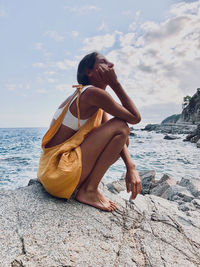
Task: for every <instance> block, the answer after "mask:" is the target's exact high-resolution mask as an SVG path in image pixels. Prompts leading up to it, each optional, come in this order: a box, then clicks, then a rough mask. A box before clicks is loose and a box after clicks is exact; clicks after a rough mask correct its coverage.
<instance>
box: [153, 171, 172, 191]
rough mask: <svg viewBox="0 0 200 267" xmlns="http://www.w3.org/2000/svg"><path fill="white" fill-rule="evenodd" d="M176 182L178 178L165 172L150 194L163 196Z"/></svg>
mask: <svg viewBox="0 0 200 267" xmlns="http://www.w3.org/2000/svg"><path fill="white" fill-rule="evenodd" d="M175 184H176V180H175V179H174V178H172V177H170V176H169V175H167V174H164V175H163V177H162V178H161V179H160V180H158V181H156V185H155V187H154V188H153V189H152V190H151V191H150V194H151V195H155V196H162V195H163V194H164V192H165V191H166V190H167V189H168V188H169V187H171V186H172V185H175Z"/></svg>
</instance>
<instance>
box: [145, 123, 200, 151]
mask: <svg viewBox="0 0 200 267" xmlns="http://www.w3.org/2000/svg"><path fill="white" fill-rule="evenodd" d="M142 131H149V132H151V131H155V132H156V133H163V134H165V136H164V139H168V140H174V139H179V138H180V137H179V136H178V135H180V134H185V135H186V137H185V139H184V140H183V141H190V142H192V143H196V144H197V147H198V148H199V147H200V124H198V125H193V124H183V123H182V124H174V123H164V124H162V123H161V124H147V125H146V126H145V128H143V129H142ZM169 134H172V135H169Z"/></svg>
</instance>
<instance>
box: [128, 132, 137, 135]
mask: <svg viewBox="0 0 200 267" xmlns="http://www.w3.org/2000/svg"><path fill="white" fill-rule="evenodd" d="M129 135H130V136H137V134H136V133H132V132H130V134H129Z"/></svg>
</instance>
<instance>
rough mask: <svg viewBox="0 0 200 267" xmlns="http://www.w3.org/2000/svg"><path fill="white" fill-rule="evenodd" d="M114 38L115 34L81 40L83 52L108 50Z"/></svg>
mask: <svg viewBox="0 0 200 267" xmlns="http://www.w3.org/2000/svg"><path fill="white" fill-rule="evenodd" d="M115 37H116V33H113V34H105V35H98V36H95V37H90V38H85V39H84V40H83V45H84V47H83V51H88V52H89V51H93V50H98V51H101V50H103V49H105V48H110V47H112V46H113V45H114V43H115Z"/></svg>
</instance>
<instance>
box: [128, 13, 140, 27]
mask: <svg viewBox="0 0 200 267" xmlns="http://www.w3.org/2000/svg"><path fill="white" fill-rule="evenodd" d="M140 14H141V11H140V10H138V11H137V12H136V13H135V18H134V21H133V22H132V23H131V24H130V25H129V30H130V31H134V30H136V27H137V25H138V24H139V20H140Z"/></svg>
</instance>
